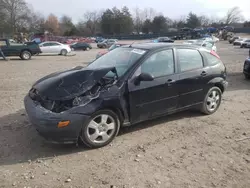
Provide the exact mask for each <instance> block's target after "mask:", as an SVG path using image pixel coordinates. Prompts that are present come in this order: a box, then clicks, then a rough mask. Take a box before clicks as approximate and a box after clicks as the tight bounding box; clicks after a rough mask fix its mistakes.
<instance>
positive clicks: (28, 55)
mask: <svg viewBox="0 0 250 188" xmlns="http://www.w3.org/2000/svg"><path fill="white" fill-rule="evenodd" d="M31 56H32V55H31V53H30V52H29V51H27V50H25V51H23V52H21V54H20V58H21V59H22V60H30V59H31Z"/></svg>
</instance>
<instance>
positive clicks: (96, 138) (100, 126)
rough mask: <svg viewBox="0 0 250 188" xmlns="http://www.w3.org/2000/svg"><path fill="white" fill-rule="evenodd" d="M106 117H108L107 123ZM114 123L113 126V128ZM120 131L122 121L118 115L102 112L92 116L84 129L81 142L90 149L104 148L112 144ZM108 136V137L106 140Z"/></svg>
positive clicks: (111, 112)
mask: <svg viewBox="0 0 250 188" xmlns="http://www.w3.org/2000/svg"><path fill="white" fill-rule="evenodd" d="M105 117H107V118H106V121H105ZM101 121H103V123H102V122H101ZM91 122H95V123H91ZM112 122H113V126H111V123H112ZM109 128H110V129H109ZM119 129H120V119H119V117H118V115H117V114H116V113H114V112H113V111H111V110H100V111H97V112H95V113H94V114H92V116H91V118H90V120H89V121H88V122H87V123H86V124H85V125H84V126H83V127H82V131H81V134H80V140H81V141H82V142H83V144H84V145H85V146H87V147H89V148H100V147H104V146H106V145H108V144H109V143H110V142H112V140H113V139H114V138H115V137H116V135H117V134H118V132H119ZM107 135H108V137H106V138H105V136H107Z"/></svg>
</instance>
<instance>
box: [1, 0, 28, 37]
mask: <svg viewBox="0 0 250 188" xmlns="http://www.w3.org/2000/svg"><path fill="white" fill-rule="evenodd" d="M0 7H2V11H3V13H4V14H5V16H6V21H7V22H8V24H9V25H10V27H11V29H12V32H16V31H17V29H18V28H20V27H23V26H24V25H26V24H27V22H28V19H29V16H28V15H29V13H30V10H29V8H28V6H27V3H26V2H25V1H24V0H1V1H0Z"/></svg>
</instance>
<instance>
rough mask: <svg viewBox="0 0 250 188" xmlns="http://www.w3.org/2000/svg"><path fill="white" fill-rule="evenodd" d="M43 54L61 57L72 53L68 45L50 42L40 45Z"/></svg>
mask: <svg viewBox="0 0 250 188" xmlns="http://www.w3.org/2000/svg"><path fill="white" fill-rule="evenodd" d="M39 47H40V49H41V51H42V53H54V54H59V55H67V54H68V53H70V52H71V48H70V46H69V45H67V44H62V43H59V42H54V41H48V42H43V43H40V44H39Z"/></svg>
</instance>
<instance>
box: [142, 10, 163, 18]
mask: <svg viewBox="0 0 250 188" xmlns="http://www.w3.org/2000/svg"><path fill="white" fill-rule="evenodd" d="M159 15H160V14H159V13H157V12H156V11H155V10H154V9H153V8H145V9H144V11H143V16H144V18H145V20H146V19H149V20H150V21H152V20H153V19H154V17H155V16H159Z"/></svg>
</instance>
